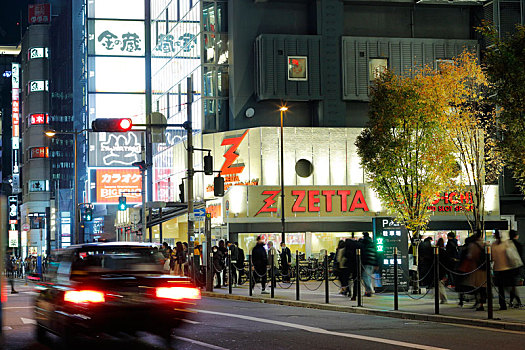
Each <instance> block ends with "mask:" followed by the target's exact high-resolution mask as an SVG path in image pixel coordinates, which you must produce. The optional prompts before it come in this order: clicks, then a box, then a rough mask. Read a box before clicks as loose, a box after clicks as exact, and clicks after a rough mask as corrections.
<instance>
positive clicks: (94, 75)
mask: <svg viewBox="0 0 525 350" xmlns="http://www.w3.org/2000/svg"><path fill="white" fill-rule="evenodd" d="M89 69H90V79H89V80H90V81H89V91H90V92H144V90H145V84H146V83H145V63H144V58H135V57H133V58H132V57H128V58H121V57H92V58H90V62H89Z"/></svg>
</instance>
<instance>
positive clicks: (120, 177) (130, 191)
mask: <svg viewBox="0 0 525 350" xmlns="http://www.w3.org/2000/svg"><path fill="white" fill-rule="evenodd" d="M96 187H97V190H96V202H97V203H108V204H118V203H119V197H120V196H121V195H123V196H125V197H126V202H127V203H140V202H142V196H141V193H140V192H141V191H142V176H141V175H140V171H139V170H138V169H97V170H96ZM123 192H127V193H123Z"/></svg>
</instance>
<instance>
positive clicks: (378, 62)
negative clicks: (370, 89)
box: [368, 58, 388, 81]
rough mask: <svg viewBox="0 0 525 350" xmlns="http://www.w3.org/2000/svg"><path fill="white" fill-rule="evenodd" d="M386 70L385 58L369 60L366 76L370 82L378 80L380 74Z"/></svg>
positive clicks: (386, 60) (386, 62) (386, 61)
mask: <svg viewBox="0 0 525 350" xmlns="http://www.w3.org/2000/svg"><path fill="white" fill-rule="evenodd" d="M387 69H388V59H387V58H371V59H370V61H369V62H368V74H369V77H370V81H372V80H375V79H377V78H379V76H380V75H381V73H383V72H385V71H386V70H387Z"/></svg>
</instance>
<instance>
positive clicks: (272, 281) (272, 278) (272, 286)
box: [270, 250, 275, 298]
mask: <svg viewBox="0 0 525 350" xmlns="http://www.w3.org/2000/svg"><path fill="white" fill-rule="evenodd" d="M273 259H275V255H274V254H273V250H270V298H273V297H274V296H275V271H274V270H273Z"/></svg>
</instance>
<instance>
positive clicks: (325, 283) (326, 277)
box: [324, 250, 330, 304]
mask: <svg viewBox="0 0 525 350" xmlns="http://www.w3.org/2000/svg"><path fill="white" fill-rule="evenodd" d="M328 290H329V286H328V252H327V251H326V250H325V252H324V295H325V303H327V304H329V303H330V297H329V293H328Z"/></svg>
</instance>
